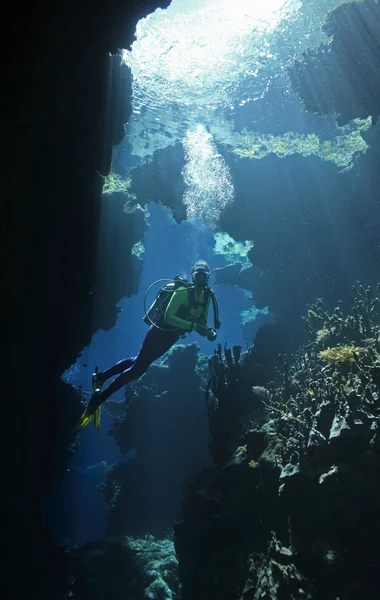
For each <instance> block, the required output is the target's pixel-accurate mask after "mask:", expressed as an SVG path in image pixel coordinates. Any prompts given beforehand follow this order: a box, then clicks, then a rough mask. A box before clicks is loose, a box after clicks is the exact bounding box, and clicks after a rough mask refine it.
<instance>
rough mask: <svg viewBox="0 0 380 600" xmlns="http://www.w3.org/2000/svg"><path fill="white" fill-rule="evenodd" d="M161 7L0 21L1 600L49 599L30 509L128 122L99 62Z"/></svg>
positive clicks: (52, 440)
mask: <svg viewBox="0 0 380 600" xmlns="http://www.w3.org/2000/svg"><path fill="white" fill-rule="evenodd" d="M168 4H169V2H168V0H161V1H157V2H154V1H151V2H139V3H137V2H134V3H132V4H131V3H129V2H125V1H124V0H110V1H109V2H106V3H104V2H101V1H98V0H94V1H93V2H81V1H74V0H68V1H67V2H64V3H63V4H57V3H54V2H53V3H52V2H39V3H37V4H36V3H27V2H21V3H17V4H14V5H9V6H8V9H7V18H6V19H3V20H2V23H3V26H4V31H3V35H2V40H3V49H2V56H3V64H2V82H3V87H4V93H3V94H2V110H1V121H2V134H3V137H2V148H3V153H2V167H3V169H2V170H3V174H4V177H3V182H2V200H1V208H2V226H3V227H2V229H3V232H2V261H1V265H2V273H1V280H2V284H3V286H4V287H5V289H6V294H5V306H4V307H3V311H2V314H3V316H4V317H5V321H6V323H5V327H4V329H3V343H4V346H5V348H6V357H5V358H6V360H7V364H6V365H5V372H6V376H4V379H3V382H5V383H4V385H5V387H6V384H7V383H8V384H10V387H11V389H10V390H7V389H5V390H4V389H3V397H4V399H5V400H4V402H3V408H4V412H3V415H2V416H3V419H2V423H3V435H2V442H3V446H2V455H3V457H5V458H4V461H3V471H2V483H3V494H2V508H1V514H2V517H3V519H4V522H5V523H6V525H7V529H8V531H7V533H9V535H6V536H5V537H4V538H3V544H4V547H5V548H6V549H7V550H6V554H7V562H6V564H5V565H4V566H5V573H6V579H5V581H4V584H5V588H7V587H8V590H7V592H6V595H7V596H8V597H13V598H23V597H25V585H26V583H25V582H27V586H28V595H30V597H35V598H39V599H40V600H42V599H43V598H48V599H49V600H53V599H54V598H55V597H56V592H57V594H58V590H59V588H60V582H61V580H62V577H61V572H60V569H59V566H58V563H59V561H58V556H59V553H58V552H56V551H55V550H54V545H53V544H52V542H51V540H50V538H49V533H48V532H47V531H45V529H44V528H43V526H42V525H41V517H40V500H41V496H42V494H43V493H44V491H45V490H46V488H47V485H48V483H49V482H50V481H51V480H52V478H53V477H54V476H56V475H58V472H59V468H60V467H62V466H63V460H62V459H61V457H62V456H63V455H64V454H65V452H66V450H65V449H64V448H63V447H62V440H63V436H64V435H65V432H67V425H69V421H70V419H67V420H66V418H65V419H64V422H62V421H59V420H58V418H59V417H60V416H62V412H61V408H63V407H65V408H66V409H67V411H69V410H71V407H73V404H72V402H71V400H70V396H69V395H68V396H66V395H65V398H63V397H62V395H61V391H60V390H58V393H57V387H59V384H58V381H59V377H60V375H61V373H62V372H63V371H64V370H65V368H66V367H68V366H69V365H71V364H72V363H73V362H74V361H75V359H76V357H77V354H78V352H79V351H80V350H81V349H82V348H83V347H84V346H85V345H86V344H88V343H89V341H90V339H91V335H92V333H93V332H94V329H93V323H92V319H91V313H92V310H91V309H92V302H93V295H92V293H91V291H92V290H93V289H94V286H95V271H96V260H97V243H98V232H99V218H100V215H99V207H100V193H101V184H102V180H101V177H100V175H99V174H98V173H105V172H107V171H108V170H109V166H110V146H111V145H112V144H115V143H118V142H119V141H120V137H121V125H122V122H123V119H125V118H126V115H127V111H128V108H127V107H126V105H125V104H124V105H123V103H121V102H120V97H118V94H117V91H118V89H120V87H119V86H120V85H124V84H122V81H123V80H124V82H125V83H126V80H125V75H126V73H125V69H124V73H123V69H121V68H120V67H119V66H117V60H116V59H112V58H111V57H110V56H109V53H110V52H113V53H115V52H116V51H117V49H118V48H123V47H128V46H129V45H130V44H131V42H132V41H133V32H134V28H135V25H136V22H137V20H138V19H139V18H140V17H142V16H145V15H146V14H147V13H148V12H149V11H151V10H154V9H155V8H156V7H157V6H158V5H160V6H161V7H166V6H167V5H168ZM108 93H111V96H112V97H113V99H114V101H113V102H112V103H111V104H109V103H107V94H108ZM8 363H9V364H8ZM58 403H61V404H60V405H58ZM65 417H67V415H66V414H65ZM72 419H73V421H74V419H75V417H74V415H73V416H72ZM56 559H57V560H56ZM20 565H22V567H20ZM20 568H21V572H22V577H20Z"/></svg>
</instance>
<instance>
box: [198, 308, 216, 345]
mask: <svg viewBox="0 0 380 600" xmlns="http://www.w3.org/2000/svg"><path fill="white" fill-rule="evenodd" d="M209 306H210V298H209V299H208V301H207V304H206V306H205V309H204V311H203V313H202V314H201V315H200V316H199V317H198V319H197V320H196V322H195V325H194V329H195V331H196V332H197V333H199V335H201V336H202V337H207V339H208V340H210V341H211V342H213V341H214V340H215V338H216V331H215V329H213V328H212V327H211V326H210V325H209V324H208V323H207V315H208V309H209Z"/></svg>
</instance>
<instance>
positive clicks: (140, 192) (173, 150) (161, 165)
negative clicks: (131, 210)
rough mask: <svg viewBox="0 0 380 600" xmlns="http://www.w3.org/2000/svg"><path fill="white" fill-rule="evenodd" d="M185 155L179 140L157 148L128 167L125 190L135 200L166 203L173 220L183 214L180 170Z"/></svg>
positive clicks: (181, 217)
mask: <svg viewBox="0 0 380 600" xmlns="http://www.w3.org/2000/svg"><path fill="white" fill-rule="evenodd" d="M184 164H185V159H184V155H183V148H182V145H181V144H177V145H176V146H169V147H168V148H165V149H164V150H157V151H156V152H155V153H154V155H153V158H152V161H150V162H146V163H143V164H142V165H139V166H138V167H135V168H134V169H132V170H131V172H130V176H131V179H132V185H131V188H130V190H129V192H130V193H131V194H134V195H135V196H136V197H137V200H138V202H139V204H142V205H146V204H147V203H148V202H157V203H161V204H163V205H164V206H167V207H168V208H169V209H170V210H171V212H172V214H173V217H174V219H175V220H176V221H177V222H180V221H183V219H185V218H186V207H185V206H184V204H183V202H182V198H183V193H184V191H185V187H184V182H183V177H182V175H181V171H182V169H183V167H184Z"/></svg>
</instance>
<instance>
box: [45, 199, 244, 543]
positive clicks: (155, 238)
mask: <svg viewBox="0 0 380 600" xmlns="http://www.w3.org/2000/svg"><path fill="white" fill-rule="evenodd" d="M149 213H150V216H149V219H148V220H149V225H150V227H149V228H148V230H147V233H146V235H145V239H144V246H145V253H144V255H143V261H144V267H143V272H142V277H141V281H140V286H139V290H138V293H137V294H136V295H135V296H132V297H131V298H124V299H122V300H121V301H120V303H119V306H120V307H121V308H122V312H121V313H120V315H119V316H118V319H117V322H116V324H115V326H114V327H113V328H112V329H110V330H108V331H98V332H97V333H96V334H95V335H94V336H93V339H92V343H91V344H90V346H88V347H86V348H84V349H83V351H82V353H81V355H80V357H78V360H77V362H76V364H75V365H73V367H72V368H71V369H69V370H68V371H67V372H66V374H65V375H64V379H65V380H66V381H68V382H69V383H71V384H72V385H76V386H81V388H82V389H83V390H84V391H85V393H87V395H88V397H90V395H91V374H92V371H93V367H94V366H95V365H99V369H100V370H103V369H105V368H108V367H109V366H110V365H112V364H114V363H115V362H117V361H119V360H121V359H122V358H125V357H128V356H135V355H136V354H137V353H138V351H139V347H140V345H141V343H142V340H143V338H144V336H145V334H146V331H147V326H146V324H145V323H144V322H143V316H144V307H143V304H144V295H145V292H146V290H147V288H148V287H149V286H150V285H151V283H152V282H153V281H155V280H157V279H160V278H162V277H167V278H171V277H174V276H175V275H176V274H180V275H187V276H188V277H190V271H191V266H192V265H193V263H194V262H195V261H196V260H199V259H203V260H206V261H207V262H208V264H209V265H210V267H211V269H215V268H219V267H223V266H225V265H226V264H227V263H226V260H225V258H224V257H223V256H222V255H216V254H214V252H213V247H214V245H215V242H214V238H213V235H212V233H211V232H210V231H207V230H205V229H203V228H198V227H197V226H196V225H195V224H194V223H191V222H183V223H181V224H177V223H176V222H175V221H174V220H173V219H172V218H171V217H170V215H169V212H168V211H167V209H165V208H164V207H162V206H158V205H156V204H150V205H149ZM211 285H212V287H213V289H214V291H215V293H216V296H217V299H218V304H219V311H220V320H221V322H222V327H221V329H220V331H219V333H218V339H217V341H218V342H220V343H222V344H223V345H224V344H225V343H227V344H228V345H229V346H233V345H241V346H243V347H245V346H246V344H248V343H250V342H251V341H252V337H253V334H254V330H255V324H254V323H251V324H248V325H246V326H244V327H242V325H241V318H240V312H241V311H243V310H247V309H248V308H249V307H250V306H251V305H252V302H251V301H249V300H248V299H247V297H246V295H245V293H244V290H241V289H239V288H237V287H231V286H227V285H213V284H212V278H211ZM157 289H158V288H157ZM155 293H156V291H153V290H152V292H151V294H152V295H151V296H150V297H148V303H147V305H148V306H149V301H150V302H151V301H152V300H153V298H154V295H155ZM208 320H209V324H210V325H211V326H212V325H213V311H212V307H210V312H209V319H208ZM186 341H187V342H194V341H196V342H197V343H198V344H199V348H200V352H201V353H204V354H208V355H210V354H212V353H213V351H214V348H215V344H213V343H211V342H209V341H208V340H206V339H204V338H202V337H200V336H199V335H197V334H196V333H195V332H194V333H192V334H190V335H189V336H187V338H186ZM112 399H113V400H120V401H122V400H123V399H124V389H123V388H122V389H120V390H119V391H118V392H116V393H115V394H114V395H113V396H112ZM111 424H112V418H111V417H110V416H109V415H107V413H106V412H105V411H103V412H102V420H101V425H100V430H99V431H96V430H95V429H94V428H93V427H92V426H90V427H87V428H85V429H84V430H83V431H82V432H81V434H80V442H81V449H80V451H79V452H76V453H75V455H74V456H73V457H72V459H71V460H70V462H69V464H68V465H67V472H66V476H65V478H64V479H63V480H62V481H61V482H59V483H58V484H57V485H56V486H55V487H54V489H53V490H52V493H51V495H50V497H49V498H48V500H47V503H46V506H47V508H46V518H47V521H48V523H49V524H50V525H51V527H52V528H53V530H54V532H55V534H56V536H57V537H58V538H59V539H60V540H62V541H63V540H64V541H66V542H67V543H69V544H71V545H76V546H81V545H83V544H84V543H86V542H87V541H88V540H97V539H102V538H104V537H105V535H106V520H107V514H108V507H107V506H106V505H104V504H103V503H102V501H101V498H100V494H99V492H98V490H97V486H98V485H99V484H100V483H101V482H102V481H103V478H104V472H105V467H104V466H102V465H101V463H102V461H105V462H106V463H107V464H112V463H114V462H120V461H125V460H128V459H130V460H133V455H134V454H133V453H134V449H133V448H131V449H130V453H129V454H127V455H126V456H125V455H124V456H122V455H121V454H120V452H119V450H118V447H117V446H116V443H115V441H114V439H113V438H112V437H109V436H108V431H109V429H110V427H111ZM94 465H98V466H97V467H94Z"/></svg>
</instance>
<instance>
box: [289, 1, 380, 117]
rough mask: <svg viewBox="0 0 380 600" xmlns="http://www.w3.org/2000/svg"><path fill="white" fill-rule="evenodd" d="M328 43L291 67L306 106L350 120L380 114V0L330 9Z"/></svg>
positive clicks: (325, 24)
mask: <svg viewBox="0 0 380 600" xmlns="http://www.w3.org/2000/svg"><path fill="white" fill-rule="evenodd" d="M323 31H324V32H325V33H326V35H328V36H329V38H330V44H329V46H328V49H326V48H325V47H321V48H317V49H313V50H309V51H308V52H306V53H305V55H304V56H303V58H302V60H300V61H296V62H295V63H294V64H293V65H292V66H291V67H290V68H289V75H290V79H291V82H292V87H293V89H294V90H295V91H296V92H297V94H298V95H299V97H300V98H301V100H302V103H303V105H304V107H305V108H306V110H308V111H310V112H312V113H315V114H318V115H330V114H337V115H338V122H339V123H340V124H341V125H345V124H346V123H348V122H349V121H350V120H352V119H357V118H367V117H368V116H372V117H373V118H374V119H377V118H378V116H379V114H380V82H379V77H378V75H377V74H378V72H379V70H380V33H379V31H380V6H379V3H378V2H377V0H364V1H363V2H344V3H342V4H341V5H340V6H338V7H337V8H336V9H335V10H333V11H331V12H330V13H328V15H327V17H326V20H325V23H324V25H323Z"/></svg>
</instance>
